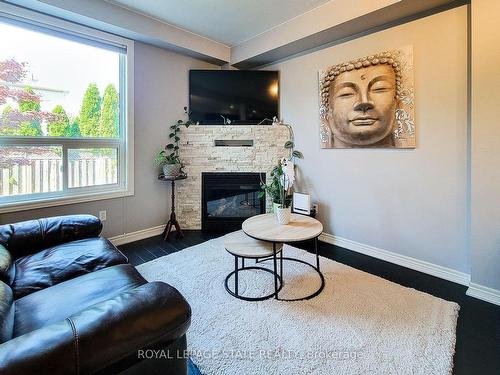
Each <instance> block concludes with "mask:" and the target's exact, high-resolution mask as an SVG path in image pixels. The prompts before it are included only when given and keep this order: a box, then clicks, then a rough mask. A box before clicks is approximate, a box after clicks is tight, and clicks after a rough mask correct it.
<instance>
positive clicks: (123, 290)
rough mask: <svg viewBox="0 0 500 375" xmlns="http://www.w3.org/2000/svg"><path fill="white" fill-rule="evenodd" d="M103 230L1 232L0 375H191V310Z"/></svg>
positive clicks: (48, 227) (64, 222) (37, 223)
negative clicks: (144, 274) (188, 339)
mask: <svg viewBox="0 0 500 375" xmlns="http://www.w3.org/2000/svg"><path fill="white" fill-rule="evenodd" d="M101 229H102V224H101V222H100V221H99V219H97V218H96V217H94V216H91V215H71V216H61V217H52V218H45V219H40V220H31V221H25V222H20V223H16V224H7V225H1V226H0V374H2V375H8V374H16V375H19V374H23V375H28V374H37V375H40V374H51V375H53V374H88V373H100V374H116V373H125V374H136V373H137V374H156V373H157V374H186V373H187V367H186V359H185V357H184V350H185V349H186V336H185V333H186V331H187V329H188V327H189V325H190V322H191V309H190V307H189V305H188V303H187V302H186V300H185V299H184V298H183V297H182V295H181V294H180V293H179V292H178V291H177V290H176V289H175V288H173V287H172V286H170V285H168V284H165V283H161V282H151V283H148V282H147V281H146V280H145V279H144V278H143V277H142V276H141V275H140V274H139V273H138V272H137V270H136V269H135V268H134V267H133V266H132V265H130V264H128V260H127V258H126V257H125V256H124V255H123V254H122V253H121V252H120V251H119V250H118V249H117V248H116V247H115V246H114V245H113V244H112V243H111V242H109V241H108V240H107V239H105V238H103V237H100V236H99V234H100V232H101ZM153 353H156V354H153ZM152 356H153V358H151V357H152Z"/></svg>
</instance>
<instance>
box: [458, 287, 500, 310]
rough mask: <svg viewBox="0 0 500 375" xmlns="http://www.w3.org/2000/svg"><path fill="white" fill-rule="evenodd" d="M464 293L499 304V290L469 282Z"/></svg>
mask: <svg viewBox="0 0 500 375" xmlns="http://www.w3.org/2000/svg"><path fill="white" fill-rule="evenodd" d="M465 294H467V295H468V296H470V297H474V298H478V299H481V300H483V301H486V302H490V303H494V304H495V305H499V306H500V290H497V289H493V288H488V287H486V286H483V285H480V284H476V283H470V284H469V289H467V292H465Z"/></svg>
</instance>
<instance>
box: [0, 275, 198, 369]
mask: <svg viewBox="0 0 500 375" xmlns="http://www.w3.org/2000/svg"><path fill="white" fill-rule="evenodd" d="M190 323H191V309H190V307H189V304H188V303H187V302H186V300H185V299H184V298H183V297H182V295H181V294H180V293H179V292H178V291H177V290H176V289H175V288H173V287H171V286H170V285H168V284H165V283H161V282H153V283H148V284H144V285H141V286H140V287H137V288H134V289H131V290H130V291H127V292H124V293H121V294H120V295H118V296H116V297H115V298H112V299H109V300H106V301H103V302H101V303H98V304H95V305H93V306H92V307H89V308H88V309H86V310H84V311H82V312H80V313H78V314H74V315H72V316H71V317H69V318H67V319H66V320H64V321H62V322H59V323H55V324H52V325H49V326H46V327H43V328H40V329H38V330H35V331H33V332H30V333H27V334H25V335H22V336H19V337H16V338H14V339H12V340H10V341H7V342H5V343H3V344H0V373H1V374H5V375H9V374H26V375H30V374H33V375H40V374H45V373H50V374H71V373H82V374H83V373H90V372H95V371H99V370H101V369H103V368H106V367H108V366H110V365H112V364H114V363H116V362H118V361H120V360H121V359H123V358H125V357H127V356H130V355H134V356H135V355H137V354H136V353H138V352H137V351H138V350H139V349H141V348H145V347H148V346H151V345H153V344H155V343H160V342H161V343H167V342H171V341H174V340H176V339H178V338H180V337H182V336H183V335H184V334H185V332H186V331H187V329H188V327H189V325H190Z"/></svg>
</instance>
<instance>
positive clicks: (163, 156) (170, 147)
mask: <svg viewBox="0 0 500 375" xmlns="http://www.w3.org/2000/svg"><path fill="white" fill-rule="evenodd" d="M184 114H185V115H186V116H187V120H186V121H183V120H178V121H177V122H176V123H175V124H173V125H171V126H170V127H169V131H170V133H169V135H168V138H169V143H168V144H167V145H166V146H165V149H164V150H162V151H160V152H159V153H158V154H156V157H155V162H156V164H158V166H160V167H161V166H163V165H165V164H182V163H181V160H180V158H179V148H180V147H179V142H180V140H181V139H180V137H179V136H180V133H181V128H182V127H183V126H185V127H186V128H189V127H190V126H191V125H193V124H194V122H193V121H192V120H191V119H190V118H189V113H188V111H187V107H184Z"/></svg>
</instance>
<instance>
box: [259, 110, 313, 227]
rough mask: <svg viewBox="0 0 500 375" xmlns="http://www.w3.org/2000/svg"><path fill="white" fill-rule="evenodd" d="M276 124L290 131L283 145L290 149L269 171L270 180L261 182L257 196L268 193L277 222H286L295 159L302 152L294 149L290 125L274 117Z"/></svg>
mask: <svg viewBox="0 0 500 375" xmlns="http://www.w3.org/2000/svg"><path fill="white" fill-rule="evenodd" d="M274 120H275V121H274V123H275V124H277V125H284V126H286V127H287V128H288V130H289V131H290V140H289V141H287V142H286V143H285V145H284V148H286V149H289V150H290V156H289V157H288V158H281V159H280V160H279V161H278V165H277V166H275V167H274V168H273V170H272V171H271V182H270V183H268V184H265V183H261V191H260V192H259V198H262V197H264V196H266V194H268V196H269V197H270V199H271V201H272V203H273V212H274V213H276V218H277V220H278V223H279V224H288V223H289V222H290V216H291V207H290V206H291V204H292V193H293V183H294V182H295V164H294V161H295V159H302V158H303V157H304V156H303V154H302V152H300V151H297V150H295V149H294V148H295V142H294V136H293V131H292V128H291V126H290V125H285V124H283V122H278V121H277V119H276V118H275V119H274Z"/></svg>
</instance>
